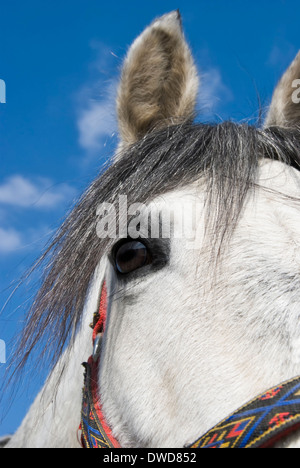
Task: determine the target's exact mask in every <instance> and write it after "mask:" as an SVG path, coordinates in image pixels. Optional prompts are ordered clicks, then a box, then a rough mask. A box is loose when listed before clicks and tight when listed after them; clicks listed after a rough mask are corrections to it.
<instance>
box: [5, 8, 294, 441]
mask: <svg viewBox="0 0 300 468" xmlns="http://www.w3.org/2000/svg"><path fill="white" fill-rule="evenodd" d="M299 75H300V55H299V54H298V55H297V57H296V59H295V61H294V62H293V63H292V64H291V66H290V67H289V69H288V70H287V71H286V73H285V74H284V76H283V77H282V79H281V81H280V82H279V84H278V86H277V88H276V90H275V92H274V96H273V100H272V103H271V106H270V109H269V112H268V115H267V117H266V119H265V123H264V125H263V126H262V127H259V128H258V127H253V126H250V125H247V124H235V123H232V122H222V123H218V124H203V123H195V122H194V120H195V116H196V103H197V93H198V87H199V81H200V87H199V89H200V93H201V76H200V79H199V78H198V73H197V69H196V66H195V63H194V60H193V57H192V54H191V51H190V48H189V46H188V44H187V41H186V39H185V37H184V33H183V30H182V24H181V18H180V15H179V13H178V12H172V13H170V14H168V15H165V16H163V17H161V18H158V19H157V20H155V21H154V22H153V23H152V24H151V25H150V26H149V27H148V28H146V29H145V31H144V32H143V33H142V34H141V35H140V36H139V37H138V38H137V39H136V40H135V42H134V43H133V44H132V46H131V47H130V49H129V52H128V54H127V57H126V59H125V61H124V65H123V70H122V73H121V79H120V84H119V89H118V96H117V111H118V119H119V129H120V143H119V146H118V149H117V152H116V155H115V157H114V160H113V161H112V162H111V164H110V165H109V166H108V167H107V168H106V170H105V171H103V172H102V173H101V174H100V176H99V177H98V178H97V179H96V180H95V182H94V183H93V184H92V186H91V187H90V188H89V189H88V190H87V192H86V193H85V194H84V195H83V197H82V199H81V200H80V202H79V204H78V206H77V207H76V208H75V209H74V211H73V213H71V214H70V216H69V217H68V218H67V220H66V222H65V223H64V225H63V226H62V228H61V230H60V231H59V233H58V234H57V237H56V238H55V240H54V241H53V244H52V245H51V247H50V248H49V250H48V253H51V255H52V257H51V261H50V266H51V268H49V271H48V273H47V276H46V279H45V282H44V284H43V286H42V288H41V290H40V292H39V294H38V297H37V300H36V302H35V306H34V309H33V312H32V315H31V319H30V321H29V325H28V327H29V328H27V331H28V333H27V337H28V336H29V331H30V327H31V330H32V325H33V323H35V324H38V325H39V327H36V328H38V329H43V330H46V328H47V331H49V324H50V325H51V326H52V327H53V329H55V326H59V328H58V330H62V333H61V334H60V336H59V337H58V347H57V349H58V350H59V353H58V354H60V353H61V350H62V345H64V343H65V341H64V340H65V339H66V337H67V336H69V335H70V333H71V334H72V336H76V338H75V339H74V342H72V343H71V344H70V346H69V349H68V350H67V351H66V352H65V354H64V355H63V357H62V358H61V360H60V362H59V363H58V364H57V367H56V370H54V372H53V373H52V376H51V377H50V380H49V381H48V383H47V384H46V386H47V391H48V393H49V402H50V399H51V398H50V396H51V395H52V393H51V391H50V390H49V389H50V388H51V386H52V387H53V381H54V380H53V379H55V377H57V375H58V374H59V375H61V372H60V371H59V369H61V367H60V366H61V365H62V363H63V366H64V369H65V377H63V378H62V379H61V382H60V384H59V387H58V388H59V390H58V400H59V401H60V402H61V403H60V404H57V410H55V411H57V412H59V411H61V412H62V414H65V415H67V414H68V415H70V417H69V422H68V423H67V427H66V428H65V429H64V434H65V432H66V434H65V438H64V441H63V442H58V438H57V436H55V437H56V438H55V442H52V444H53V445H55V444H58V445H62V446H63V445H72V444H73V443H74V444H75V442H74V441H73V439H72V438H73V433H74V430H75V427H74V426H75V425H76V420H78V418H79V414H80V409H79V410H78V411H79V412H77V413H76V411H77V409H78V407H80V404H81V403H80V400H81V386H82V385H81V380H80V379H81V378H82V376H81V369H80V363H81V362H82V361H83V360H86V359H87V357H88V356H89V355H90V354H92V353H93V351H92V341H93V340H92V333H93V332H92V330H91V329H90V328H89V326H88V325H89V323H90V322H91V320H92V316H93V313H94V312H95V311H97V310H98V309H99V303H100V298H101V291H103V287H104V285H105V288H106V302H107V304H106V316H105V327H102V329H101V338H102V341H101V346H100V347H99V349H98V350H97V356H99V359H100V360H99V366H98V367H97V376H96V384H97V388H98V394H99V405H100V404H101V411H102V414H103V417H104V418H105V421H106V423H107V425H108V426H109V427H110V430H111V434H112V435H113V437H114V439H115V440H117V441H118V443H119V444H120V445H121V446H122V447H183V446H185V445H187V444H191V443H192V442H193V441H194V440H196V438H197V437H198V436H199V435H201V434H204V433H205V432H206V431H208V430H209V429H210V428H211V427H212V426H214V425H215V424H217V423H218V422H219V421H220V420H222V419H223V418H225V417H226V416H227V415H228V414H230V413H232V412H233V411H234V410H235V409H237V408H238V407H239V406H241V405H244V404H245V403H246V402H247V401H248V400H251V399H252V398H254V397H255V396H256V395H258V394H260V393H262V392H263V391H264V390H266V389H267V388H270V387H272V386H274V385H277V384H278V383H280V382H282V381H285V380H288V379H291V378H293V377H295V376H298V375H300V351H299V350H300V338H299V337H300V323H299V305H300V304H299V303H300V296H299V290H300V287H299V286H300V269H299V266H300V253H299V252H300V250H299V242H300V241H299V238H300V221H299V219H300V218H299V209H300V205H299V188H300V176H299V164H300V133H299V124H300V104H299V103H295V102H294V100H293V99H292V94H293V92H294V91H295V88H293V83H294V82H295V80H297V79H298V78H299ZM53 250H54V257H53ZM53 258H54V259H53ZM44 311H46V312H47V323H48V326H47V327H46V321H45V315H43V312H44ZM62 324H63V325H62ZM102 325H103V324H102ZM75 332H76V334H75ZM68 334H69V335H68ZM94 338H95V337H94ZM76 366H77V367H76ZM57 369H58V370H57ZM75 369H76V370H75ZM51 382H52V383H51ZM68 386H69V387H71V390H70V389H67V388H69V387H68ZM66 394H67V395H68V397H66ZM70 395H72V398H71V396H70ZM41 399H42V397H41V396H39V397H38V399H37V402H36V403H35V404H34V407H33V410H32V411H33V412H32V414H31V416H28V417H27V419H26V420H25V422H24V423H23V426H22V427H21V429H20V430H19V433H17V435H16V436H15V442H14V443H15V444H16V445H18V443H19V442H18V441H19V440H21V439H22V437H21V435H20V434H22V433H24V431H25V428H27V429H28V427H29V425H30V424H32V421H33V419H34V418H33V415H35V416H37V415H39V414H40V413H39V412H40V408H41ZM48 406H49V407H50V406H51V403H49V405H48ZM71 413H72V415H71ZM43 414H44V416H43V421H44V422H45V421H46V420H47V421H48V425H49V427H51V431H52V433H53V432H55V431H54V430H53V427H54V426H55V424H56V423H55V422H54V419H55V418H54V417H52V416H50V410H49V409H48V407H47V409H46V410H45V411H44V413H43ZM76 418H77V419H76ZM49 421H51V422H49ZM78 422H79V421H78ZM46 426H47V424H46V425H45V426H44V427H46ZM22 431H23V432H22ZM71 431H73V432H72V435H70V434H71ZM18 434H19V435H18ZM31 437H32V439H31V442H28V444H29V443H31V444H35V443H36V442H34V440H36V439H37V437H38V436H36V439H34V436H31ZM48 437H50V436H48ZM22 440H24V437H23V439H22ZM48 442H49V440H48ZM12 443H13V442H12ZM50 445H51V443H50Z"/></svg>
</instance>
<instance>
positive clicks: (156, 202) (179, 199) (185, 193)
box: [147, 181, 205, 218]
mask: <svg viewBox="0 0 300 468" xmlns="http://www.w3.org/2000/svg"><path fill="white" fill-rule="evenodd" d="M204 190H205V188H204V184H203V183H202V181H198V182H193V183H191V184H189V185H186V186H185V187H181V188H178V189H175V190H173V191H170V192H167V193H165V194H163V195H159V196H157V197H155V198H153V200H151V201H150V202H149V203H148V205H147V207H148V208H149V209H150V210H151V211H172V212H174V215H175V218H176V214H177V213H178V210H179V209H180V208H182V209H185V210H188V209H189V207H191V208H192V207H194V206H195V205H196V204H197V205H198V204H199V205H201V204H203V203H204Z"/></svg>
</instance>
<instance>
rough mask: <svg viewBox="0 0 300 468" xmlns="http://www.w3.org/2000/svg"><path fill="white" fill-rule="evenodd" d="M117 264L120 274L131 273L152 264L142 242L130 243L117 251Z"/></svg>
mask: <svg viewBox="0 0 300 468" xmlns="http://www.w3.org/2000/svg"><path fill="white" fill-rule="evenodd" d="M115 263H116V267H117V269H118V271H119V272H120V273H130V272H131V271H134V270H137V269H138V268H141V267H143V266H144V265H147V264H148V263H150V255H149V253H148V250H147V247H146V246H145V245H144V244H142V242H138V241H130V242H126V244H122V245H121V247H119V249H118V250H117V251H116V254H115Z"/></svg>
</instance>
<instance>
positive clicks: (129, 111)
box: [117, 11, 198, 145]
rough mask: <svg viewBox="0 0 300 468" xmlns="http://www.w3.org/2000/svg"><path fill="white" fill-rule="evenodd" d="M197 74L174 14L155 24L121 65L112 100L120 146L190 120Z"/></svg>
mask: <svg viewBox="0 0 300 468" xmlns="http://www.w3.org/2000/svg"><path fill="white" fill-rule="evenodd" d="M197 90H198V76H197V70H196V67H195V64H194V61H193V58H192V55H191V52H190V50H189V47H188V45H187V43H186V41H185V38H184V35H183V31H182V26H181V16H180V13H179V12H178V11H175V12H172V13H169V14H167V15H164V16H162V17H160V18H158V19H157V20H155V21H154V22H153V23H152V24H151V25H150V26H149V27H148V28H147V29H145V31H144V32H143V33H142V34H141V35H140V36H139V37H138V38H137V39H136V40H135V42H134V43H133V44H132V46H131V48H130V49H129V52H128V55H127V57H126V59H125V62H124V65H123V70H122V75H121V82H120V85H119V90H118V97H117V111H118V120H119V129H120V134H121V140H122V142H121V145H128V144H132V143H134V142H136V141H137V140H139V139H141V138H142V137H143V136H144V135H146V134H147V133H149V132H150V131H151V130H153V129H154V128H162V127H166V126H167V125H170V123H178V122H182V121H187V120H189V119H192V118H193V117H194V111H195V105H196V97H197Z"/></svg>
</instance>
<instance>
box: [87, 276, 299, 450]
mask: <svg viewBox="0 0 300 468" xmlns="http://www.w3.org/2000/svg"><path fill="white" fill-rule="evenodd" d="M106 311H107V289H106V284H105V282H104V283H103V286H102V291H101V298H100V307H99V312H98V313H96V314H95V315H94V322H93V324H92V325H91V326H92V328H93V343H94V350H93V355H92V356H90V358H89V359H88V362H86V363H84V364H83V366H84V368H85V377H84V388H83V399H82V411H81V424H80V426H79V429H81V432H82V435H81V444H82V446H83V448H120V447H121V446H120V444H119V443H118V441H117V440H116V439H115V438H114V437H113V435H112V431H111V429H110V428H109V426H108V424H107V422H106V421H105V418H104V415H103V412H102V406H101V399H100V392H99V389H98V369H99V363H100V348H101V338H102V335H103V332H104V329H105V322H106ZM299 428H300V377H296V378H295V379H292V380H289V381H287V382H284V383H282V384H280V385H277V386H276V387H274V388H271V389H270V390H268V391H266V392H264V393H263V394H261V395H259V396H258V397H256V398H254V399H253V400H252V401H250V402H249V403H247V404H246V405H244V406H242V407H241V408H239V409H238V410H237V411H235V412H234V413H233V414H231V415H230V416H229V417H227V418H226V419H224V420H223V421H221V422H220V423H219V424H217V425H216V426H214V427H213V428H212V429H210V430H209V431H208V432H207V433H206V434H204V435H203V436H201V437H200V438H199V439H197V440H196V441H195V442H194V443H192V444H191V445H188V446H186V447H185V448H193V449H196V448H268V447H271V446H273V445H274V444H275V443H276V442H278V441H279V440H281V439H282V438H284V437H286V436H287V435H289V434H290V433H292V432H294V431H296V430H297V429H299Z"/></svg>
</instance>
